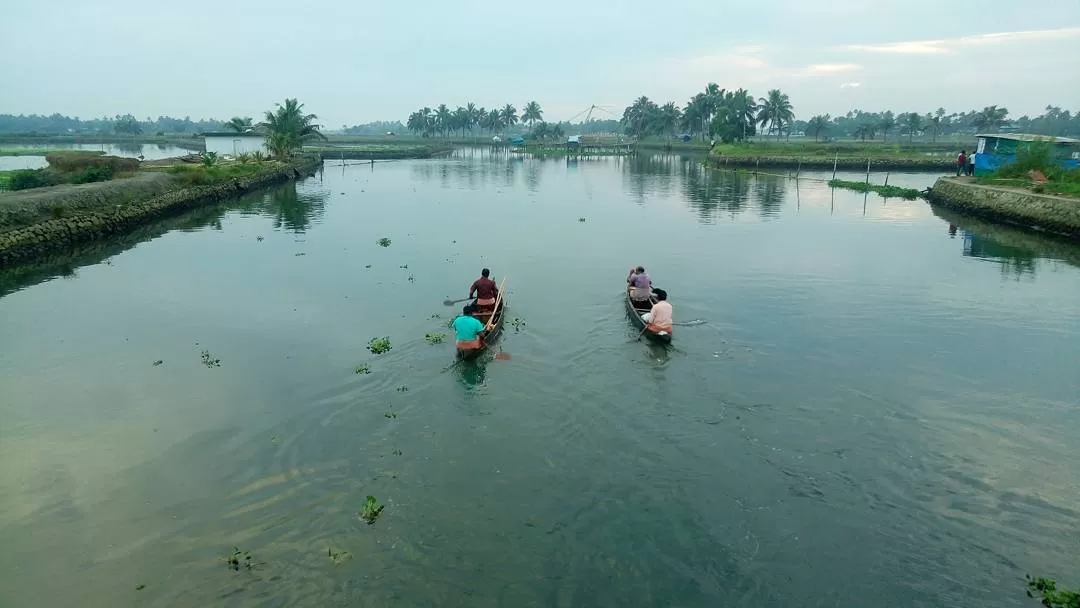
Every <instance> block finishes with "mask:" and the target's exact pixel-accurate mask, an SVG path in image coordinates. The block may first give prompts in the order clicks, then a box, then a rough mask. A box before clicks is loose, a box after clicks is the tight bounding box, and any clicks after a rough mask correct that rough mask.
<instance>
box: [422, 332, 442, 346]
mask: <svg viewBox="0 0 1080 608" xmlns="http://www.w3.org/2000/svg"><path fill="white" fill-rule="evenodd" d="M424 339H425V340H427V341H428V344H442V343H443V342H445V341H446V334H444V333H442V332H431V331H429V332H428V333H426V334H424Z"/></svg>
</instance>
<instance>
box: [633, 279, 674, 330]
mask: <svg viewBox="0 0 1080 608" xmlns="http://www.w3.org/2000/svg"><path fill="white" fill-rule="evenodd" d="M654 293H655V294H656V304H653V307H652V310H650V311H649V312H647V313H645V314H643V315H641V320H642V321H645V323H646V324H648V326H649V328H650V329H652V330H653V331H666V332H668V333H671V326H672V325H673V324H674V318H673V316H672V310H671V303H670V302H668V301H667V292H666V291H664V290H663V289H657V290H655V292H654Z"/></svg>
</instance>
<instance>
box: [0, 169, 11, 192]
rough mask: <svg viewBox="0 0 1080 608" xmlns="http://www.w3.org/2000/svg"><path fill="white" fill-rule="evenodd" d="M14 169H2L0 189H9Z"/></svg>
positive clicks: (0, 172)
mask: <svg viewBox="0 0 1080 608" xmlns="http://www.w3.org/2000/svg"><path fill="white" fill-rule="evenodd" d="M12 173H14V171H0V190H7V189H8V184H10V183H11V174H12Z"/></svg>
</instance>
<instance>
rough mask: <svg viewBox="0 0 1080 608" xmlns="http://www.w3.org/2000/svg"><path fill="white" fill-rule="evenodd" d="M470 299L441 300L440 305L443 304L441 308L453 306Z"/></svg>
mask: <svg viewBox="0 0 1080 608" xmlns="http://www.w3.org/2000/svg"><path fill="white" fill-rule="evenodd" d="M471 299H472V298H471V297H470V298H461V299H460V300H443V301H442V303H443V306H453V305H454V304H457V303H459V302H464V301H465V300H471Z"/></svg>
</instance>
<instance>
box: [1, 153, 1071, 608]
mask: <svg viewBox="0 0 1080 608" xmlns="http://www.w3.org/2000/svg"><path fill="white" fill-rule="evenodd" d="M933 178H934V176H932V175H907V176H901V177H895V176H894V178H893V179H891V180H890V183H904V184H905V185H913V186H915V187H923V186H925V185H928V184H929V183H931V182H932V180H933ZM897 180H903V181H897ZM579 218H584V219H585V221H584V222H582V221H579ZM950 221H951V222H952V224H953V227H952V228H950ZM381 237H388V238H390V239H391V240H392V243H391V245H390V246H389V247H387V248H383V247H379V246H378V245H376V240H377V239H379V238H381ZM260 239H261V240H260ZM639 263H640V264H644V265H645V266H646V267H647V268H648V269H649V271H650V273H651V275H652V277H653V279H654V281H655V282H656V284H657V285H660V286H663V287H664V288H666V289H667V290H668V291H669V293H670V294H671V297H672V300H673V302H674V305H675V314H676V321H682V322H691V321H696V323H694V324H692V325H689V326H682V327H678V328H676V332H675V335H676V338H675V344H676V346H675V348H673V349H671V350H663V349H660V348H657V347H654V346H650V345H649V344H647V343H644V342H634V341H633V337H634V335H635V332H634V330H633V328H632V327H631V325H630V324H629V323H628V321H627V319H626V318H625V313H624V310H623V308H622V300H621V299H620V293H621V286H622V282H623V279H624V277H625V274H626V269H627V268H628V267H630V266H631V265H633V264H639ZM485 265H486V266H490V267H491V268H492V270H493V273H494V275H495V276H496V278H499V279H501V278H502V277H505V276H508V277H509V279H508V282H507V292H508V295H509V297H510V300H509V301H510V305H511V311H510V317H511V318H513V317H517V318H520V319H522V320H523V322H524V325H523V326H520V327H519V328H518V330H516V331H515V329H514V328H513V327H508V331H507V332H506V333H505V334H504V336H503V337H502V339H501V342H500V345H501V347H502V349H503V350H505V351H506V352H507V353H510V354H511V356H512V359H511V360H509V361H501V360H496V361H489V362H482V363H480V364H478V365H469V366H456V367H451V363H452V362H453V356H452V347H451V346H450V345H449V344H442V345H430V344H428V343H427V342H426V341H425V339H424V335H425V333H428V332H437V331H443V330H444V324H445V323H446V321H447V320H448V319H449V318H450V316H451V314H452V312H453V309H450V308H447V307H444V306H442V305H441V301H442V300H443V299H444V298H446V297H448V296H449V297H461V296H462V295H464V294H465V292H466V289H467V286H468V285H469V283H470V282H471V281H472V280H473V279H474V278H475V277H476V275H477V273H478V271H479V269H480V267H482V266H485ZM406 266H407V267H406ZM0 280H2V282H0V293H5V294H6V295H5V296H4V297H2V298H0V344H3V349H2V350H0V396H2V398H0V546H2V547H3V548H4V550H3V551H2V552H0V605H4V606H62V605H82V606H124V605H147V606H178V605H184V606H202V605H229V606H236V605H267V606H294V605H303V606H329V605H379V606H381V605H402V606H414V605H462V606H529V605H535V606H627V605H635V606H636V605H664V606H727V605H732V606H735V605H740V606H742V605H745V606H784V607H789V606H883V605H888V606H1030V605H1031V601H1030V600H1028V599H1027V598H1026V597H1025V596H1024V591H1023V587H1024V585H1023V575H1024V574H1025V573H1026V572H1031V573H1041V574H1047V575H1052V576H1058V577H1063V578H1066V579H1068V580H1071V581H1073V582H1074V583H1075V573H1076V572H1077V571H1078V568H1080V537H1078V536H1077V535H1076V534H1075V531H1076V529H1077V526H1078V525H1080V512H1078V510H1077V508H1076V506H1075V499H1076V496H1077V493H1078V492H1080V471H1078V470H1077V466H1076V462H1078V461H1080V447H1078V444H1077V442H1076V440H1075V428H1077V424H1080V412H1078V411H1077V406H1078V405H1080V404H1078V395H1080V373H1077V368H1078V365H1077V364H1078V362H1080V251H1078V249H1077V248H1076V247H1074V246H1072V245H1068V244H1063V243H1060V242H1058V241H1052V240H1046V239H1044V238H1042V237H1037V236H1031V235H1028V234H1025V233H1021V232H1017V231H1014V230H1009V229H1003V228H999V227H995V226H992V225H988V224H984V223H980V222H975V221H971V220H966V219H964V218H955V217H949V216H946V217H945V218H944V219H943V218H942V217H939V216H938V215H935V212H934V211H932V210H931V209H930V208H929V207H928V206H927V205H926V204H925V203H923V202H905V201H897V200H889V201H884V200H882V199H881V198H879V197H876V196H869V197H864V196H863V195H861V194H856V193H850V192H846V191H835V192H833V191H830V190H829V189H827V188H826V187H825V186H824V185H823V184H821V183H819V182H814V181H802V182H800V184H799V185H798V186H796V183H795V182H794V181H791V180H786V179H783V178H772V177H757V178H755V177H753V176H748V175H742V174H734V173H713V172H708V171H705V170H703V169H702V168H701V167H700V166H699V165H698V164H696V163H694V162H692V161H690V160H682V159H680V158H679V157H674V156H657V157H642V158H636V159H598V160H589V161H582V162H580V163H573V162H571V163H567V162H566V161H565V160H548V161H540V160H509V159H507V158H506V157H502V156H488V155H486V154H485V153H482V152H470V151H466V152H460V153H458V155H457V156H455V157H453V158H448V159H439V160H430V161H405V162H387V163H377V164H376V165H375V166H374V167H372V166H369V165H364V164H356V165H350V166H346V167H340V166H329V165H328V166H327V167H326V169H325V172H324V174H323V175H321V176H319V177H315V178H312V179H309V180H306V181H304V182H302V183H300V184H298V185H295V186H286V187H282V188H279V189H276V190H273V191H270V192H267V193H263V194H259V195H255V196H250V197H247V198H244V199H241V200H237V201H234V202H233V203H230V204H228V205H225V206H222V207H218V208H212V209H205V210H201V211H199V212H196V213H192V214H189V215H186V216H183V217H180V218H175V219H173V220H170V221H169V222H167V223H164V224H161V225H157V226H152V227H148V228H147V229H145V230H143V231H141V232H140V233H139V234H137V235H133V236H132V237H131V238H129V239H125V240H122V241H117V242H114V243H108V244H101V245H97V246H95V247H93V248H88V249H85V250H82V251H80V252H76V253H75V254H73V255H70V256H60V257H57V258H54V259H51V260H48V261H47V262H45V263H43V264H40V265H38V266H35V267H33V268H24V269H17V270H11V271H7V272H4V273H2V274H0ZM376 336H389V337H390V338H391V340H392V343H393V349H392V350H391V351H390V352H389V353H386V354H383V355H379V356H374V355H371V354H370V353H368V352H367V350H366V348H365V345H366V344H367V342H368V341H369V340H370V339H371V338H373V337H376ZM204 350H206V351H209V353H210V356H211V358H216V359H220V367H215V368H208V367H206V366H204V365H202V363H201V362H200V353H201V352H202V351H204ZM159 360H160V361H162V362H163V363H162V364H161V365H157V366H155V365H153V364H154V362H156V361H159ZM361 364H367V365H368V366H369V367H370V370H371V373H370V374H367V375H358V374H356V373H354V370H355V369H356V367H357V366H358V365H361ZM368 495H373V496H375V497H377V498H378V500H379V501H380V502H382V503H383V504H385V507H386V508H385V511H384V512H383V514H382V516H381V517H380V518H379V520H378V522H377V523H376V524H375V525H373V526H368V525H367V524H365V523H364V522H363V521H361V520H360V519H359V518H358V517H357V512H358V511H359V509H360V506H361V504H362V503H363V501H364V499H365V497H366V496H368ZM234 545H236V546H239V547H240V548H241V549H244V550H249V551H251V553H252V555H253V556H254V558H255V560H257V561H259V562H264V563H263V565H261V566H259V567H258V568H257V569H255V570H254V571H251V572H247V571H241V572H233V571H231V570H230V569H229V568H228V567H227V566H226V563H225V561H224V557H225V556H226V555H228V553H229V552H231V550H232V547H233V546H234ZM331 549H333V550H334V551H335V552H336V551H348V552H349V553H350V554H351V556H352V559H349V560H347V561H344V562H343V563H339V564H335V563H334V561H333V560H331V559H330V557H328V551H329V550H331ZM138 585H146V587H145V589H142V590H136V587H137V586H138Z"/></svg>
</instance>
